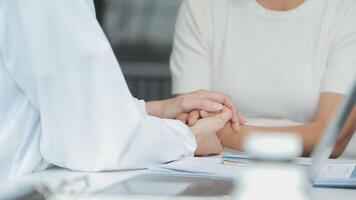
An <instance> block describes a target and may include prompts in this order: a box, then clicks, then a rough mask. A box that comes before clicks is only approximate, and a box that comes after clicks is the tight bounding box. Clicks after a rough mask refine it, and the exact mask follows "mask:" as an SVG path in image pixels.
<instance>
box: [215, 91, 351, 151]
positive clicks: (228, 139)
mask: <svg viewBox="0 0 356 200" xmlns="http://www.w3.org/2000/svg"><path fill="white" fill-rule="evenodd" d="M344 98H345V96H343V95H340V94H335V93H322V94H321V98H320V102H319V108H318V110H317V112H316V115H315V117H314V120H313V121H311V122H310V123H307V124H304V125H300V126H290V127H259V126H247V125H242V126H241V129H240V132H239V133H236V132H235V131H233V130H232V128H231V125H230V124H227V125H226V126H225V127H224V128H223V129H222V130H220V131H219V137H220V139H221V140H222V143H223V145H224V146H225V147H229V148H234V149H242V143H243V140H244V138H246V136H248V135H249V134H250V133H252V132H267V133H268V132H292V133H296V134H298V135H300V136H301V138H302V140H303V143H304V154H305V155H308V154H309V153H310V152H311V151H312V150H313V148H314V146H315V144H316V143H317V141H318V139H319V138H320V136H321V135H322V133H323V132H324V129H325V128H326V127H327V124H328V122H329V121H330V120H331V119H332V117H333V116H334V114H335V112H336V111H337V109H338V107H339V105H340V104H341V103H342V101H343V99H344ZM355 124H356V107H355V108H354V109H353V111H352V113H351V115H350V116H349V118H348V120H347V122H346V125H345V126H344V128H343V129H342V131H341V134H340V137H339V139H338V141H337V145H336V147H335V149H334V152H333V154H332V157H338V156H340V155H341V154H342V153H343V151H344V149H345V148H346V146H347V144H348V142H349V140H350V139H351V137H352V136H353V134H354V132H355V130H356V127H355V126H356V125H355Z"/></svg>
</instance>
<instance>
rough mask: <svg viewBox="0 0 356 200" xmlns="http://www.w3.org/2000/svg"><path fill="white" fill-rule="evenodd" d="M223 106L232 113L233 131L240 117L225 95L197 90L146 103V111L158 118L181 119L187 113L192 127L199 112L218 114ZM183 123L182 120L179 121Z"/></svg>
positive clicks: (230, 100)
mask: <svg viewBox="0 0 356 200" xmlns="http://www.w3.org/2000/svg"><path fill="white" fill-rule="evenodd" d="M223 106H226V107H227V108H229V109H230V110H231V112H232V117H231V122H232V124H233V127H234V129H235V130H237V129H238V128H239V125H240V123H239V122H240V121H241V120H240V119H239V118H240V116H239V113H238V111H237V108H236V107H235V105H234V104H233V101H232V99H231V98H230V97H229V96H228V95H225V94H221V93H217V92H210V91H205V90H199V91H196V92H192V93H188V94H183V95H179V96H177V97H175V98H171V99H167V100H163V101H154V102H148V103H147V104H146V108H147V111H148V113H149V114H150V115H153V116H156V117H160V118H170V119H182V116H183V115H187V116H188V113H189V120H188V121H189V125H194V124H195V123H196V122H197V120H198V119H199V112H198V110H199V111H201V110H203V111H207V112H213V113H215V112H218V111H220V110H221V109H222V107H223ZM181 121H183V122H184V123H185V121H184V120H181Z"/></svg>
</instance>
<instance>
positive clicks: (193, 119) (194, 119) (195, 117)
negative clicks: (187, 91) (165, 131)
mask: <svg viewBox="0 0 356 200" xmlns="http://www.w3.org/2000/svg"><path fill="white" fill-rule="evenodd" d="M199 117H200V114H199V111H197V110H194V111H192V112H191V113H189V117H188V125H189V126H193V125H194V124H195V123H196V122H197V121H198V119H199Z"/></svg>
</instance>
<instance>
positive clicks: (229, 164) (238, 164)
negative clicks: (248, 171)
mask: <svg viewBox="0 0 356 200" xmlns="http://www.w3.org/2000/svg"><path fill="white" fill-rule="evenodd" d="M222 164H223V165H226V166H242V165H243V164H241V163H237V162H231V161H225V160H224V161H223V163H222Z"/></svg>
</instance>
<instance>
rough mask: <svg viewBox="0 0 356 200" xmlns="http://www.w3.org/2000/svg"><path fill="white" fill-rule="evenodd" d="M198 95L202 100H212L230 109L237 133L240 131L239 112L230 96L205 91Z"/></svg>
mask: <svg viewBox="0 0 356 200" xmlns="http://www.w3.org/2000/svg"><path fill="white" fill-rule="evenodd" d="M197 95H198V96H199V97H200V98H210V99H211V100H214V101H217V102H219V103H222V104H224V105H225V106H226V107H228V108H230V109H231V111H232V118H231V122H232V126H233V128H234V129H235V130H237V131H238V130H239V129H240V120H239V118H240V115H239V111H238V108H237V107H236V106H235V104H234V102H233V100H232V99H231V97H230V96H229V95H226V94H223V93H219V92H209V91H205V90H201V91H199V92H198V93H197Z"/></svg>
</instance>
